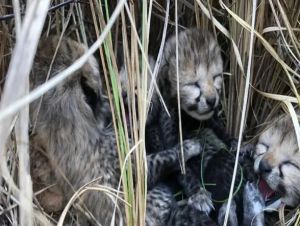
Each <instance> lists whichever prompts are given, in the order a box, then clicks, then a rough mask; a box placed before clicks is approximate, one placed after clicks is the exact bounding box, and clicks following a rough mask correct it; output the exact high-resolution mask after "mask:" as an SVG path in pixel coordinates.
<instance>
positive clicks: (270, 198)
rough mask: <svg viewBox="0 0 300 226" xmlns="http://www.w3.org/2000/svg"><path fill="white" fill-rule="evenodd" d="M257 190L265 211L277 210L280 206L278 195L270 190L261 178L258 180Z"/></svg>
mask: <svg viewBox="0 0 300 226" xmlns="http://www.w3.org/2000/svg"><path fill="white" fill-rule="evenodd" d="M258 188H259V191H260V193H261V194H262V197H263V199H264V201H265V206H266V207H265V208H266V211H274V210H275V209H278V208H279V206H280V204H281V196H280V194H279V193H278V192H277V191H274V190H273V189H272V188H270V186H269V185H268V183H267V182H266V181H265V180H264V179H263V178H260V179H259V182H258Z"/></svg>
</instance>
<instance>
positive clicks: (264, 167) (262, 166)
mask: <svg viewBox="0 0 300 226" xmlns="http://www.w3.org/2000/svg"><path fill="white" fill-rule="evenodd" d="M259 171H260V172H261V173H270V172H271V171H272V167H271V166H270V164H269V163H268V162H267V161H265V160H263V159H262V160H261V161H260V163H259Z"/></svg>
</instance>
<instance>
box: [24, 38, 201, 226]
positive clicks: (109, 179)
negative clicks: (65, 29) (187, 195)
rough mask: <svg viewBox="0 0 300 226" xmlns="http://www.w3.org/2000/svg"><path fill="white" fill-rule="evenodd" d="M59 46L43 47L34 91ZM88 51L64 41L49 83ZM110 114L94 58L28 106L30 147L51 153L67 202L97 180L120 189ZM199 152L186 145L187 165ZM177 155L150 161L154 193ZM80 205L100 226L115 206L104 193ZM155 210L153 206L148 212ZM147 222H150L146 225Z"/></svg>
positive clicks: (50, 42)
mask: <svg viewBox="0 0 300 226" xmlns="http://www.w3.org/2000/svg"><path fill="white" fill-rule="evenodd" d="M57 43H58V37H50V38H45V39H43V40H42V41H41V43H40V44H39V48H38V50H37V56H36V59H35V63H34V66H33V70H32V74H31V77H30V87H31V89H34V88H36V87H37V86H39V85H41V84H43V83H44V82H45V80H46V77H47V73H48V70H49V65H50V63H51V60H52V56H53V55H54V51H55V49H56V46H57ZM85 51H86V47H84V46H83V45H82V44H80V43H78V42H75V41H73V40H70V39H63V40H62V42H61V44H60V47H59V49H58V52H57V55H56V58H55V60H54V62H53V65H52V67H51V69H50V78H52V77H53V76H54V75H56V74H57V73H58V72H60V71H62V70H64V69H65V68H66V67H67V66H69V65H71V64H72V63H73V62H74V61H75V60H76V59H77V58H79V57H80V56H81V55H82V54H84V53H85ZM106 114H107V104H106V101H105V99H104V98H103V94H102V87H101V79H100V76H99V70H98V64H97V62H96V60H95V58H94V57H90V58H89V60H88V61H87V62H86V63H85V64H84V65H83V67H82V68H81V69H79V70H77V71H76V72H74V73H73V74H72V76H70V77H69V78H67V79H65V80H64V81H63V82H62V83H60V84H59V85H58V86H56V87H55V88H53V89H51V90H49V91H48V92H47V93H45V94H44V96H43V98H42V100H37V101H34V102H33V103H31V105H30V118H31V121H32V122H33V124H34V132H35V136H34V137H33V138H32V143H33V144H34V145H36V146H39V147H43V148H44V149H45V151H46V152H47V153H48V155H49V157H50V162H51V165H52V167H53V169H54V172H55V177H56V179H57V182H58V184H59V186H60V188H61V189H62V192H63V194H64V196H65V198H66V199H69V198H70V197H71V196H72V195H73V194H74V191H76V190H78V189H79V188H80V187H81V186H83V185H85V184H86V183H89V182H90V181H92V180H94V179H97V178H98V181H97V183H99V184H101V185H103V186H107V187H110V188H114V189H116V188H117V187H118V183H119V179H120V166H119V157H118V152H117V149H116V138H115V134H114V130H113V128H112V127H107V126H104V125H106V119H107V118H109V117H107V115H106ZM200 151H201V146H200V143H199V141H197V140H186V141H185V143H184V152H185V156H186V160H188V159H190V158H191V157H193V156H195V155H197V154H199V152H200ZM178 152H179V147H178V145H175V146H174V147H172V148H171V149H168V150H165V151H162V152H160V153H158V154H151V155H148V156H147V164H148V167H149V172H148V187H149V188H155V184H156V181H157V180H158V179H159V177H160V176H159V175H161V174H162V173H161V172H164V173H167V172H168V170H170V169H172V168H174V167H175V168H176V166H177V165H178V161H179V159H178V156H179V155H178ZM164 153H165V154H164ZM156 189H158V190H159V188H156ZM150 194H151V191H150ZM81 201H82V202H83V204H84V205H83V207H87V208H88V210H89V211H90V212H91V213H92V214H93V215H94V216H95V218H96V220H97V221H98V222H99V223H101V224H102V225H109V224H110V221H111V218H112V214H113V210H114V204H113V202H112V200H111V198H110V197H109V196H107V195H106V194H105V193H103V192H96V191H91V192H88V193H86V194H84V195H83V196H81ZM159 202H161V200H160V201H159ZM167 202H168V200H166V203H167ZM118 205H119V206H120V209H121V212H122V213H124V211H123V210H124V206H123V205H122V203H121V202H118ZM166 205H167V204H166ZM156 207H157V206H151V204H149V205H148V206H147V212H150V211H151V208H156ZM166 211H167V210H166ZM149 216H151V215H149ZM147 222H152V221H151V220H149V219H147ZM150 225H151V224H150ZM155 225H159V224H155ZM161 225H165V224H164V223H162V224H161Z"/></svg>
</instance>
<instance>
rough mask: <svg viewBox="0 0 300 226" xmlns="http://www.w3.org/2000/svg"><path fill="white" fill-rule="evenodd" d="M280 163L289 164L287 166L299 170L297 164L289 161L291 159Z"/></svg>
mask: <svg viewBox="0 0 300 226" xmlns="http://www.w3.org/2000/svg"><path fill="white" fill-rule="evenodd" d="M282 165H289V166H293V167H295V168H296V169H298V170H300V168H299V166H297V165H296V164H295V163H293V162H291V161H284V162H282V163H281V166H282Z"/></svg>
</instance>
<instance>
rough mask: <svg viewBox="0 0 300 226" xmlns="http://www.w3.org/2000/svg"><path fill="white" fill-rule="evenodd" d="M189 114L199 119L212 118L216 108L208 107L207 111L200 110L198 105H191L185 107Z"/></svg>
mask: <svg viewBox="0 0 300 226" xmlns="http://www.w3.org/2000/svg"><path fill="white" fill-rule="evenodd" d="M183 109H184V110H185V112H186V113H187V114H189V115H190V116H191V117H193V118H195V119H197V120H207V119H209V118H211V117H212V116H213V114H214V112H215V109H207V110H206V111H202V112H200V111H199V109H198V105H190V106H188V107H187V108H183Z"/></svg>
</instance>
